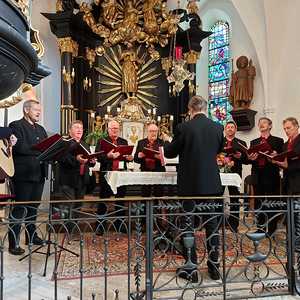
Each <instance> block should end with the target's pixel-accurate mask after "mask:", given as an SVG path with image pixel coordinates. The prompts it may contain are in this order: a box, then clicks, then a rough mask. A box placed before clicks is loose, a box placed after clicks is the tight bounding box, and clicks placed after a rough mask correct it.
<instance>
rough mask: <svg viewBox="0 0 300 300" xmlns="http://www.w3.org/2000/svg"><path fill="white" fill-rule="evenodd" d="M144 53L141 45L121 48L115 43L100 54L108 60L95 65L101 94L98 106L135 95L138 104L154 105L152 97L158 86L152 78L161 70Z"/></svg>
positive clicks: (115, 102)
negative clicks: (157, 69)
mask: <svg viewBox="0 0 300 300" xmlns="http://www.w3.org/2000/svg"><path fill="white" fill-rule="evenodd" d="M144 54H145V53H144V52H143V50H142V47H139V48H138V49H137V50H134V49H130V50H125V51H122V49H121V47H119V46H115V47H111V48H110V49H109V51H107V53H105V54H104V55H103V58H104V59H105V60H106V62H107V64H104V63H103V64H101V65H100V66H98V67H95V69H96V71H98V72H99V73H100V74H101V76H100V81H99V83H100V84H101V85H102V87H101V88H100V89H99V91H98V93H99V94H101V100H100V103H99V105H98V106H100V107H102V106H105V105H107V104H109V105H110V106H111V107H114V106H115V105H117V104H118V103H119V102H120V101H122V100H124V99H129V97H130V96H135V97H136V98H137V102H138V103H140V105H141V107H146V106H145V105H147V106H151V107H153V106H155V104H153V103H152V99H153V98H155V97H156V95H155V89H157V86H156V85H155V84H152V82H151V81H152V80H154V79H156V78H158V77H159V76H160V74H157V73H156V68H153V67H152V68H151V64H152V63H153V62H154V60H153V59H149V56H148V59H147V56H144ZM145 60H146V61H147V62H146V63H145ZM138 67H139V68H138ZM150 83H151V84H150ZM102 97H103V99H102ZM130 101H131V100H130Z"/></svg>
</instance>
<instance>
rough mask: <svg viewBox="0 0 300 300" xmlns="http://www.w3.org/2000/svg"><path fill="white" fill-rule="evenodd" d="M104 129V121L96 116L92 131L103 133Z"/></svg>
mask: <svg viewBox="0 0 300 300" xmlns="http://www.w3.org/2000/svg"><path fill="white" fill-rule="evenodd" d="M104 128H105V119H104V118H101V117H100V116H96V120H95V121H94V131H98V132H103V131H104V130H103V129H104Z"/></svg>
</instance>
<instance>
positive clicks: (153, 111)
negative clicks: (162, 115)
mask: <svg viewBox="0 0 300 300" xmlns="http://www.w3.org/2000/svg"><path fill="white" fill-rule="evenodd" d="M152 113H153V115H154V116H155V115H156V108H155V107H154V108H153V109H152Z"/></svg>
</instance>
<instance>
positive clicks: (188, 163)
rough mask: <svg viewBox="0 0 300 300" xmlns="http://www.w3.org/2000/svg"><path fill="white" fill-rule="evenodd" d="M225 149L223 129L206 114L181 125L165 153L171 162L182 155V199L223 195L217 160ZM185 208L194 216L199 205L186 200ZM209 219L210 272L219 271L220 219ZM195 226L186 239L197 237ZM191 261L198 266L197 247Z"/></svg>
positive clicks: (167, 145)
mask: <svg viewBox="0 0 300 300" xmlns="http://www.w3.org/2000/svg"><path fill="white" fill-rule="evenodd" d="M222 146H223V127H222V126H221V125H219V124H217V123H215V122H213V121H212V120H210V119H208V118H207V117H206V116H205V115H204V114H202V113H201V114H197V115H196V116H195V117H194V118H193V119H192V120H191V121H188V122H186V123H182V124H179V125H178V127H177V129H176V131H175V136H174V139H173V141H172V142H171V143H168V144H166V146H165V147H164V152H165V156H166V157H167V158H174V157H176V156H177V155H179V166H178V175H177V184H178V194H179V195H181V196H206V195H207V196H214V195H220V194H221V193H222V191H223V190H222V185H221V179H220V174H219V168H218V165H217V162H216V156H217V154H218V153H219V152H220V151H221V150H222ZM200 201H201V202H203V201H202V200H198V202H200ZM183 206H184V211H185V212H187V213H188V212H192V211H193V210H194V207H195V201H193V200H184V203H183ZM195 212H197V211H195ZM212 212H213V209H212ZM207 219H208V218H206V221H207V223H206V225H205V229H206V239H207V248H208V249H207V250H208V253H209V261H208V263H207V264H208V268H209V270H212V269H216V268H215V266H216V265H217V260H218V244H219V238H218V218H217V217H216V216H210V218H209V219H208V220H207ZM187 223H188V221H187ZM191 225H192V226H190V229H189V231H190V232H189V233H188V234H186V235H185V236H187V235H189V236H193V235H194V230H195V229H194V228H193V224H191ZM213 234H214V235H213ZM212 235H213V236H212ZM208 240H209V242H208ZM183 254H184V256H185V258H186V259H187V252H186V251H185V253H183ZM191 260H192V262H193V263H194V264H196V265H197V254H196V251H195V244H194V247H193V248H192V255H191Z"/></svg>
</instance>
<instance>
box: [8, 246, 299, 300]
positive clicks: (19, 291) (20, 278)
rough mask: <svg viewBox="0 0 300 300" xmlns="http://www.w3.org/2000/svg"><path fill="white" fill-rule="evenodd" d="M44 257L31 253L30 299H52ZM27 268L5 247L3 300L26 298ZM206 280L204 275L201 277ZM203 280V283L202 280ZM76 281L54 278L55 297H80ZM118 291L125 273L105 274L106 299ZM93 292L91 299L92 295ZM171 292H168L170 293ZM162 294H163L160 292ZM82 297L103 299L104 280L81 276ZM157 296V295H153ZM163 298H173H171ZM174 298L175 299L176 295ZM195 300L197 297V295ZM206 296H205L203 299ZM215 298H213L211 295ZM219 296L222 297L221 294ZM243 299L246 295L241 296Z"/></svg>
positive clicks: (285, 299) (123, 298)
mask: <svg viewBox="0 0 300 300" xmlns="http://www.w3.org/2000/svg"><path fill="white" fill-rule="evenodd" d="M44 262H45V256H44V255H41V254H35V255H33V256H32V283H31V291H32V293H31V299H32V300H42V299H43V300H53V299H54V281H52V280H51V278H52V271H53V267H54V258H53V256H50V259H49V263H48V269H47V275H46V277H43V276H42V273H43V267H44ZM28 268H29V260H28V259H25V260H24V261H22V262H19V261H18V257H16V256H13V255H10V254H8V253H7V251H6V249H5V253H4V276H5V279H4V298H3V299H4V300H26V299H29V297H28V278H27V274H28ZM171 276H173V274H168V273H166V274H163V275H162V280H163V281H164V282H166V281H167V280H168V279H169V278H171ZM204 280H205V281H207V282H208V279H207V277H205V279H204ZM205 283H206V282H205ZM79 285H80V281H79V280H78V279H77V280H60V281H58V289H57V290H58V299H60V300H67V297H68V296H71V299H72V300H77V299H80V288H79ZM115 290H119V298H118V299H119V300H128V297H127V276H126V275H120V276H111V277H108V298H107V299H109V300H113V299H115V294H114V291H115ZM92 293H94V294H95V298H93V297H92ZM170 295H171V294H170ZM164 296H165V295H164ZM83 299H84V300H89V299H95V300H103V299H104V279H103V277H101V278H89V279H84V283H83ZM156 299H159V298H156ZM164 299H169V300H171V299H175V298H172V297H168V298H164ZM176 299H177V298H176ZM186 299H187V300H189V299H191V300H193V299H194V298H193V297H185V298H184V300H186ZM197 299H198V298H197ZM199 299H200V298H199ZM207 299H209V298H207ZM213 299H217V298H213ZM219 299H222V298H221V297H220V298H219ZM244 299H246V298H244ZM257 299H265V300H271V299H272V300H277V299H278V300H290V299H300V297H293V296H280V297H267V298H266V297H265V298H257Z"/></svg>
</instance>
